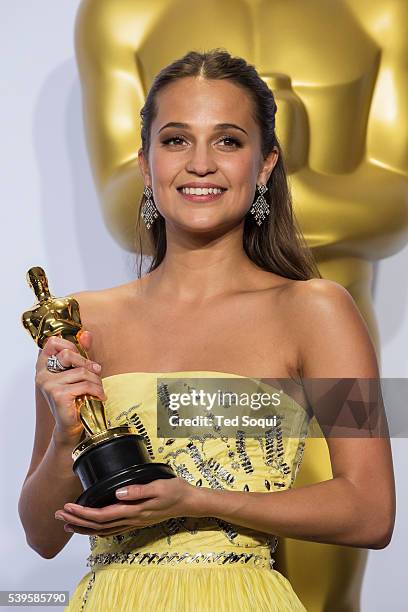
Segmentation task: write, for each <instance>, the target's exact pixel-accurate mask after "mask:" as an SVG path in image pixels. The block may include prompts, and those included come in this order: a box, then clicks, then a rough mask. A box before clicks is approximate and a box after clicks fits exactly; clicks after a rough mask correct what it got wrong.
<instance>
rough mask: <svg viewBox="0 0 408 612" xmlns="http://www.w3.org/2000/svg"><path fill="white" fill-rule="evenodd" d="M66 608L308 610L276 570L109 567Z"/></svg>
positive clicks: (93, 575)
mask: <svg viewBox="0 0 408 612" xmlns="http://www.w3.org/2000/svg"><path fill="white" fill-rule="evenodd" d="M65 611H66V612H87V611H90V612H111V611H112V612H150V611H152V612H224V611H225V612H233V611H234V612H289V611H290V612H306V608H305V607H304V606H303V604H302V603H301V602H300V600H299V598H298V597H297V595H296V593H295V592H294V590H293V588H292V586H291V584H290V582H289V581H288V580H287V578H285V577H284V576H283V575H282V574H280V573H279V572H277V571H276V570H272V569H267V568H257V567H244V566H237V565H234V566H232V565H231V566H223V567H219V566H212V567H203V566H202V565H201V566H200V565H198V566H196V567H194V566H190V567H186V566H181V565H180V566H173V567H170V566H162V567H160V566H159V567H157V566H156V567H149V566H143V565H142V566H136V567H135V566H133V567H132V566H125V565H113V564H111V565H108V566H106V567H101V568H100V569H97V570H95V571H90V572H88V573H87V574H86V575H85V576H84V577H83V578H82V580H81V581H80V583H79V584H78V586H77V587H76V589H75V591H74V593H73V595H72V597H71V598H70V601H69V604H68V606H67V607H66V608H65Z"/></svg>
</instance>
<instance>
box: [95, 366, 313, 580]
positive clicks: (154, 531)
mask: <svg viewBox="0 0 408 612" xmlns="http://www.w3.org/2000/svg"><path fill="white" fill-rule="evenodd" d="M221 376H222V378H244V377H241V376H240V375H237V374H230V373H223V372H213V371H194V372H191V371H189V372H171V373H153V372H129V373H124V374H118V375H113V376H109V377H106V378H104V379H103V385H104V388H105V392H106V394H107V398H108V399H107V401H106V402H105V409H106V416H107V420H108V425H109V426H111V427H115V426H118V425H122V424H125V423H128V424H130V425H132V426H133V427H134V428H135V429H136V430H137V432H138V433H139V434H140V435H142V436H143V437H144V439H145V443H146V447H147V449H148V452H149V455H150V457H151V459H152V460H153V461H157V462H162V463H169V464H170V465H171V467H172V468H173V470H174V471H175V473H176V474H177V476H179V477H181V478H184V479H185V480H187V481H188V482H189V483H190V484H193V485H195V486H205V487H209V488H214V489H228V490H231V491H248V492H251V491H254V492H255V491H256V492H268V491H269V492H271V493H272V492H273V491H279V490H282V489H287V488H290V487H291V486H292V484H293V482H294V480H295V477H296V473H297V471H298V469H299V466H300V463H301V460H302V456H303V450H304V444H305V437H306V435H307V430H308V424H309V416H308V414H307V412H306V411H305V410H303V408H301V407H300V406H299V405H297V404H296V402H294V401H293V400H292V399H290V402H288V404H287V405H288V407H289V408H288V410H289V411H290V412H291V414H290V415H289V416H290V419H291V427H290V429H291V435H290V437H285V436H284V435H283V433H282V428H281V424H280V422H279V420H278V422H277V424H276V426H273V427H269V428H267V429H265V432H264V433H263V434H262V435H258V436H256V437H255V436H254V437H247V436H246V435H245V434H244V432H242V431H239V430H238V431H237V432H236V435H235V436H234V437H227V436H221V437H215V436H211V434H204V435H198V434H197V435H191V436H190V437H189V438H177V439H174V438H158V437H157V412H156V402H157V378H160V377H166V378H174V377H177V378H181V377H182V378H183V379H184V378H187V377H188V378H189V379H190V378H193V380H194V378H210V377H211V378H220V377H221ZM291 407H292V408H293V409H292V408H291ZM285 414H286V413H285ZM285 418H286V416H285ZM89 540H90V547H91V554H90V556H89V557H88V565H89V566H90V567H91V568H92V569H93V570H96V569H97V568H98V567H101V566H104V565H107V564H110V563H140V564H152V565H154V564H160V565H163V564H166V563H171V564H172V565H174V564H176V563H182V562H191V561H194V563H200V562H203V563H208V562H214V561H215V562H217V563H222V564H225V563H236V562H240V563H247V564H249V565H251V564H255V565H257V564H260V565H261V566H263V567H267V566H268V565H269V567H272V566H273V563H274V561H273V559H272V557H271V554H272V553H273V552H274V551H275V549H276V546H277V539H276V537H275V536H273V535H271V534H267V533H260V532H257V531H254V530H252V529H248V528H245V527H241V526H237V525H233V524H230V523H228V522H225V521H222V520H220V519H218V518H216V517H205V518H193V517H180V518H173V519H169V520H167V521H163V522H162V523H159V524H155V525H152V526H149V527H145V528H142V529H140V528H136V529H132V530H130V531H128V532H126V533H124V534H120V535H116V536H109V537H99V536H90V538H89ZM266 552H268V553H269V555H266ZM258 553H259V554H258Z"/></svg>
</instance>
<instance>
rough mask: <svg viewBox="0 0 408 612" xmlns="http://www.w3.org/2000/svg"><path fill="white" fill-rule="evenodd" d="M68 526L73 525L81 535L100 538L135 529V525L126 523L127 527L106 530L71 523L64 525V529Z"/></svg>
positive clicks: (73, 528) (75, 531)
mask: <svg viewBox="0 0 408 612" xmlns="http://www.w3.org/2000/svg"><path fill="white" fill-rule="evenodd" d="M66 527H71V529H72V530H73V532H74V533H79V534H81V535H88V536H89V535H93V536H99V537H100V538H107V537H110V536H114V535H119V534H121V533H126V532H128V531H131V530H132V529H135V526H134V525H126V526H125V527H122V528H120V529H106V530H101V529H100V528H99V530H97V529H86V528H85V527H78V526H76V525H72V524H71V523H66V524H65V525H64V529H66Z"/></svg>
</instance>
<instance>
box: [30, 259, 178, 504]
mask: <svg viewBox="0 0 408 612" xmlns="http://www.w3.org/2000/svg"><path fill="white" fill-rule="evenodd" d="M27 281H28V284H29V285H30V287H31V288H32V289H33V291H34V293H35V295H36V297H37V302H36V304H34V306H33V307H32V308H31V309H30V310H27V311H26V312H24V313H23V315H22V323H23V325H24V327H25V328H26V329H27V331H28V332H29V333H30V335H31V337H32V338H33V340H34V341H35V342H36V344H37V345H38V346H39V347H40V348H41V349H42V348H44V346H45V343H46V342H47V340H48V338H51V336H59V337H60V338H64V339H65V340H69V341H70V342H72V343H73V344H74V345H75V346H76V348H77V349H78V351H79V352H80V354H81V355H83V356H84V357H86V358H88V356H87V354H86V351H85V349H84V348H83V347H82V346H81V344H80V342H79V340H78V338H79V335H80V332H81V331H82V323H81V318H80V312H79V304H78V302H77V300H76V299H75V298H73V297H62V298H58V297H55V296H53V295H52V294H51V293H50V291H49V289H48V280H47V276H46V274H45V272H44V270H43V269H42V268H41V267H39V266H37V267H33V268H30V269H29V270H28V273H27ZM75 404H76V407H77V409H78V410H79V416H80V420H81V422H82V424H83V427H84V431H83V434H82V438H81V440H80V442H79V444H77V446H76V447H75V448H74V449H73V451H72V459H73V461H74V463H73V468H72V469H73V471H74V473H75V474H76V475H77V476H78V478H79V479H80V481H81V484H82V486H83V488H84V491H83V493H82V494H81V495H80V496H79V498H78V499H77V500H76V502H75V503H77V504H80V505H82V506H90V507H94V508H101V507H103V506H107V505H109V504H114V503H116V502H117V501H118V500H117V498H116V497H115V491H116V489H118V488H120V487H123V486H126V485H129V484H138V483H142V484H145V483H148V482H151V481H152V480H156V479H158V478H175V477H176V474H175V473H174V472H173V470H172V468H171V467H170V465H168V464H167V463H154V462H153V461H152V460H151V458H150V456H149V453H148V450H147V447H146V444H145V440H144V437H143V436H141V435H139V434H138V433H137V432H136V431H135V430H134V429H133V428H132V427H131V426H129V425H122V426H120V427H112V428H110V427H108V425H107V422H106V415H105V407H104V404H103V402H102V401H100V400H99V399H97V398H95V397H92V396H90V395H83V396H80V397H77V398H76V400H75Z"/></svg>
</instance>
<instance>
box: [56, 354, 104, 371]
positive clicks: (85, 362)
mask: <svg viewBox="0 0 408 612" xmlns="http://www.w3.org/2000/svg"><path fill="white" fill-rule="evenodd" d="M55 354H56V356H57V357H58V361H59V362H60V364H61V365H63V366H64V367H65V368H79V367H84V368H86V369H87V370H89V371H90V372H100V371H101V369H102V367H101V366H100V364H99V363H96V362H95V361H92V360H91V359H87V358H86V357H83V356H82V355H80V354H79V353H78V352H76V351H72V350H71V349H70V348H64V349H62V350H61V351H59V352H57V353H55Z"/></svg>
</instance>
